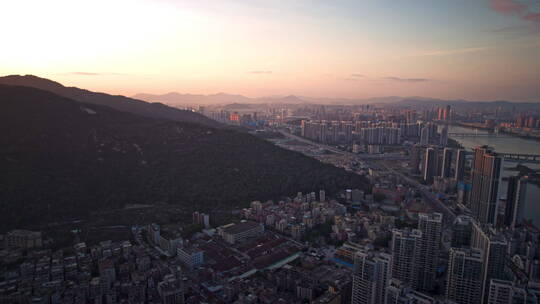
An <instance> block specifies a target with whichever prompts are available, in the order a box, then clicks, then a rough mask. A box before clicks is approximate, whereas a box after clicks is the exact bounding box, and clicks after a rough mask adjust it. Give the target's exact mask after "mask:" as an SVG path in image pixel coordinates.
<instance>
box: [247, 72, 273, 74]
mask: <svg viewBox="0 0 540 304" xmlns="http://www.w3.org/2000/svg"><path fill="white" fill-rule="evenodd" d="M248 73H250V74H272V71H250V72H248Z"/></svg>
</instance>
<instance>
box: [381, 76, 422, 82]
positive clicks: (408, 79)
mask: <svg viewBox="0 0 540 304" xmlns="http://www.w3.org/2000/svg"><path fill="white" fill-rule="evenodd" d="M383 79H384V80H391V81H397V82H408V83H416V82H428V81H431V79H428V78H401V77H395V76H390V77H384V78H383Z"/></svg>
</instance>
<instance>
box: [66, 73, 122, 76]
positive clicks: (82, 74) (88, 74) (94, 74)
mask: <svg viewBox="0 0 540 304" xmlns="http://www.w3.org/2000/svg"><path fill="white" fill-rule="evenodd" d="M66 74H68V75H78V76H106V75H122V74H121V73H94V72H69V73H66Z"/></svg>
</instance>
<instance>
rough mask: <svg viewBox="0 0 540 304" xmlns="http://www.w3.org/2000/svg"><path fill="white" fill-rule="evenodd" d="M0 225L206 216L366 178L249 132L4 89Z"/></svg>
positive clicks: (0, 93)
mask: <svg viewBox="0 0 540 304" xmlns="http://www.w3.org/2000/svg"><path fill="white" fill-rule="evenodd" d="M0 130H1V133H0V134H1V135H0V168H1V171H2V174H0V207H1V210H2V212H1V213H0V223H1V224H0V228H1V229H8V228H10V229H11V228H16V227H21V226H24V225H25V224H26V223H36V222H48V221H59V220H61V219H63V218H72V217H84V216H85V215H87V214H89V212H91V211H96V210H104V209H111V208H121V207H123V206H124V205H125V204H135V203H144V204H149V203H154V202H167V203H171V204H183V205H185V206H188V207H189V208H194V209H201V210H209V209H211V208H218V207H219V208H228V207H230V206H233V205H235V206H238V205H239V204H247V203H248V202H249V201H251V200H254V199H261V200H262V199H270V198H278V197H281V196H283V195H291V194H293V193H296V192H297V191H304V192H306V191H313V190H317V189H326V190H327V191H329V192H333V191H337V190H340V189H343V188H345V187H355V188H364V187H365V185H366V181H365V179H364V178H362V177H360V176H358V175H354V174H351V173H348V172H345V171H344V170H342V169H338V168H335V167H333V166H331V165H326V164H322V163H320V162H318V161H316V160H314V159H311V158H308V157H306V156H304V155H302V154H299V153H296V152H292V151H287V150H284V149H281V148H279V147H276V146H274V145H273V144H271V143H269V142H266V141H264V140H262V139H259V138H256V137H254V136H252V135H249V134H244V133H239V132H235V131H232V130H222V129H214V128H210V127H207V126H203V125H200V124H191V123H183V122H175V121H169V120H159V119H152V118H148V117H142V116H137V115H134V114H130V113H124V112H120V111H117V110H114V109H111V108H109V107H105V106H100V105H95V104H88V103H79V102H76V101H73V100H71V99H68V98H65V97H61V96H59V95H56V94H53V93H51V92H47V91H42V90H38V89H34V88H30V87H20V86H3V85H0Z"/></svg>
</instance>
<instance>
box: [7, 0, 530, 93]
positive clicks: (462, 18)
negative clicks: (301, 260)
mask: <svg viewBox="0 0 540 304" xmlns="http://www.w3.org/2000/svg"><path fill="white" fill-rule="evenodd" d="M0 29H1V40H0V41H1V44H0V55H1V56H0V74H2V75H7V74H34V75H37V76H41V77H46V78H50V79H53V80H56V81H59V82H61V83H63V84H65V85H70V86H78V87H82V88H87V89H90V90H94V91H104V92H108V93H114V94H124V95H134V94H136V93H142V92H145V93H167V92H170V91H178V92H181V93H202V94H212V93H217V92H227V93H231V94H232V93H234V94H244V95H247V96H265V95H288V94H296V95H304V96H312V97H323V96H326V97H350V98H366V97H376V96H390V95H396V96H426V97H437V98H464V99H470V100H495V99H509V100H514V101H538V102H540V1H538V0H311V1H308V0H287V1H281V0H279V1H278V0H275V1H274V0H185V1H183V0H140V1H139V0H130V1H124V0H93V1H79V0H51V1H43V0H32V1H31V0H17V1H15V0H7V1H3V2H2V4H1V6H0Z"/></svg>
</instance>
